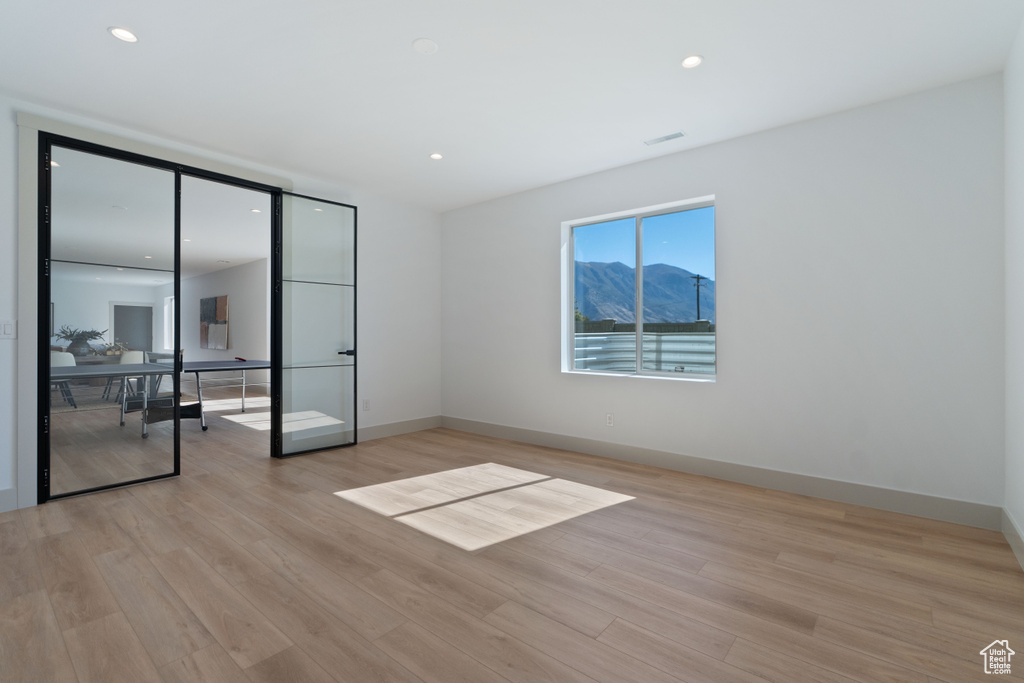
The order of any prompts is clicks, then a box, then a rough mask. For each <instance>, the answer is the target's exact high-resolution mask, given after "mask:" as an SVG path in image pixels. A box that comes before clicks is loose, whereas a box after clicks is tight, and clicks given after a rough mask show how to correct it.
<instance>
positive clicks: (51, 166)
mask: <svg viewBox="0 0 1024 683" xmlns="http://www.w3.org/2000/svg"><path fill="white" fill-rule="evenodd" d="M50 168H60V164H58V163H57V162H56V161H51V162H50Z"/></svg>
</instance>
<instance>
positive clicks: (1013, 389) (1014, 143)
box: [1005, 26, 1024, 536]
mask: <svg viewBox="0 0 1024 683" xmlns="http://www.w3.org/2000/svg"><path fill="white" fill-rule="evenodd" d="M1005 88H1006V477H1005V481H1006V490H1005V495H1006V500H1005V511H1006V513H1007V515H1008V516H1009V517H1010V518H1011V519H1012V520H1013V522H1014V524H1015V526H1016V527H1017V533H1018V534H1020V535H1022V536H1024V26H1022V27H1021V31H1020V32H1019V33H1018V34H1017V42H1016V44H1015V46H1014V48H1013V52H1012V54H1011V55H1010V59H1009V61H1008V62H1007V65H1006V74H1005Z"/></svg>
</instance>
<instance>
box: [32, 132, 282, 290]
mask: <svg viewBox="0 0 1024 683" xmlns="http://www.w3.org/2000/svg"><path fill="white" fill-rule="evenodd" d="M52 159H53V161H54V162H55V163H56V164H57V165H56V166H54V167H53V168H51V171H50V178H51V197H52V205H53V216H52V220H51V226H52V228H51V256H52V258H53V259H54V260H57V261H72V262H76V263H78V264H103V265H94V266H92V267H89V266H85V265H79V266H77V267H71V266H69V265H67V264H62V265H61V266H60V267H59V268H58V270H59V274H60V276H61V277H62V278H64V279H67V280H76V281H82V282H94V281H95V280H102V281H103V282H104V283H105V284H110V283H117V284H131V285H142V286H150V287H151V286H153V283H163V282H166V281H168V277H169V273H170V272H173V270H174V174H173V173H171V172H170V171H165V170H162V169H156V168H151V167H147V166H140V165H138V164H133V163H129V162H125V161H120V160H117V159H110V158H107V157H101V156H96V155H94V154H88V153H85V152H79V151H76V150H71V149H67V148H62V147H54V149H53V155H52ZM254 209H255V210H256V211H254ZM257 211H258V213H257ZM270 232H271V202H270V195H269V194H266V193H262V192H256V191H253V190H248V189H245V188H241V187H236V186H232V185H224V184H222V183H215V182H212V181H209V180H204V179H201V178H195V177H191V176H184V177H183V178H182V181H181V237H182V243H181V276H182V278H190V277H195V276H197V275H201V274H203V273H210V272H213V271H216V270H223V269H225V268H232V267H234V266H238V265H242V264H244V263H249V262H251V261H255V260H259V259H266V258H268V257H269V256H270V242H271V238H270ZM55 272H56V271H55Z"/></svg>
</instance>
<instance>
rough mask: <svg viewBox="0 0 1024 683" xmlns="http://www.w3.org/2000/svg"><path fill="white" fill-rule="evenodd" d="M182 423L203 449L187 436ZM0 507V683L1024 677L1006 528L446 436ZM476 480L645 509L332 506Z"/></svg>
mask: <svg viewBox="0 0 1024 683" xmlns="http://www.w3.org/2000/svg"><path fill="white" fill-rule="evenodd" d="M192 431H195V432H197V433H195V434H193V433H191V432H192ZM266 438H267V435H266V432H257V431H255V430H248V429H246V428H245V427H242V426H239V425H238V424H235V423H230V422H228V421H227V420H224V419H221V418H219V417H217V416H213V419H212V420H211V427H210V431H209V432H206V433H202V432H198V427H197V428H196V429H195V430H188V434H186V435H185V436H184V437H183V441H184V442H185V450H184V452H183V456H182V470H183V475H182V476H181V477H179V478H176V479H173V480H166V481H160V482H154V483H150V484H145V485H141V486H136V487H132V488H127V489H120V490H116V491H109V492H105V493H101V494H95V495H90V496H83V497H80V498H73V499H66V500H61V501H57V502H53V503H49V504H46V505H43V506H39V507H36V508H30V509H27V510H22V511H18V512H8V513H4V514H0V680H2V681H4V682H5V683H6V682H8V681H32V682H39V681H47V682H49V681H83V682H85V681H98V682H103V683H113V682H116V681H131V682H132V683H138V682H144V681H165V682H167V683H172V682H174V683H176V682H179V681H212V682H214V683H232V682H235V681H274V682H278V683H280V682H288V683H291V682H293V681H296V682H297V681H344V682H346V683H348V682H355V683H363V682H368V681H419V680H422V681H438V682H444V683H453V682H458V681H466V682H471V683H480V682H483V683H488V682H492V681H495V682H496V681H521V682H524V683H535V682H539V681H588V682H589V681H605V682H618V681H638V682H643V683H658V682H674V681H693V682H697V681H713V682H716V683H717V682H720V681H741V682H742V681H745V682H748V683H752V682H755V681H756V682H760V681H763V680H770V681H779V682H792V681H851V680H853V681H870V682H875V681H922V682H926V681H933V682H934V681H949V682H950V683H954V682H957V683H958V682H960V681H969V680H979V681H980V680H987V679H989V678H990V677H988V676H986V675H985V674H984V673H983V668H982V657H981V655H980V654H979V651H980V650H981V649H982V648H984V647H985V646H986V645H988V644H989V643H991V642H992V641H994V640H997V639H999V640H1004V639H1008V640H1009V643H1010V646H1011V647H1012V648H1015V649H1016V651H1018V652H1020V653H1021V654H1019V655H1017V657H1019V660H1015V661H1013V668H1014V669H1015V676H1012V677H1009V678H1010V679H1011V680H1013V679H1016V680H1022V679H1024V572H1022V571H1021V569H1020V567H1019V566H1018V565H1017V563H1016V561H1015V559H1014V557H1013V555H1012V553H1011V551H1010V549H1009V547H1008V546H1007V544H1006V542H1005V540H1004V539H1003V538H1002V536H1001V535H1000V534H998V533H995V532H991V531H984V530H980V529H974V528H969V527H963V526H957V525H953V524H947V523H943V522H936V521H930V520H925V519H920V518H914V517H908V516H903V515H898V514H893V513H888V512H880V511H877V510H871V509H866V508H860V507H857V506H853V505H847V504H841V503H834V502H828V501H823V500H817V499H811V498H806V497H801V496H796V495H790V494H784V493H779V492H774V491H770V490H765V489H758V488H754V487H749V486H743V485H738V484H732V483H727V482H722V481H717V480H712V479H707V478H703V477H697V476H690V475H686V474H681V473H677V472H671V471H667V470H660V469H656V468H652V467H645V466H639V465H633V464H627V463H621V462H615V461H612V460H606V459H601V458H596V457H591V456H586V455H580V454H576V453H569V452H565V451H557V450H553V449H547V448H540V447H535V446H529V445H523V444H518V443H513V442H509V441H502V440H498V439H491V438H485V437H481V436H475V435H471V434H466V433H461V432H455V431H451V430H445V429H437V430H431V431H426V432H419V433H416V434H409V435H404V436H399V437H392V438H387V439H380V440H376V441H370V442H367V443H364V444H360V445H358V446H355V447H353V448H348V449H340V450H337V451H331V452H324V453H319V454H314V455H308V456H302V457H298V458H293V459H289V460H284V461H276V460H271V459H270V458H268V457H267V455H266V453H267V448H266ZM482 463H497V464H499V465H505V466H508V467H514V468H517V469H521V470H525V471H528V472H533V473H538V474H542V475H544V476H545V477H556V478H559V479H563V480H567V481H571V482H577V483H581V484H586V485H588V486H593V487H597V488H600V489H604V490H607V491H613V492H616V493H621V494H625V495H627V496H632V497H634V499H633V500H628V501H625V502H622V503H619V504H616V505H613V506H611V507H608V508H605V509H603V510H599V511H596V512H591V513H588V514H585V515H582V516H579V517H576V518H574V519H571V520H569V521H565V522H562V523H559V524H556V525H554V526H549V527H547V528H544V529H542V530H540V531H536V532H533V533H530V534H527V535H524V536H520V537H518V538H514V539H511V540H507V541H503V542H500V543H496V544H494V545H490V546H488V547H486V548H485V549H482V550H480V551H477V552H467V551H464V550H461V549H459V548H457V547H454V546H452V545H449V544H447V543H445V542H444V541H441V540H438V539H435V538H433V537H431V536H429V535H427V534H424V533H422V532H420V531H418V530H416V529H414V528H411V527H410V526H408V525H405V524H402V523H399V522H398V521H396V520H394V519H390V518H388V517H386V516H383V515H381V514H378V513H376V512H373V511H371V510H368V509H366V508H364V507H361V506H359V505H356V504H354V503H352V502H350V501H348V500H344V499H342V498H340V497H338V496H335V495H333V494H334V493H335V492H336V491H341V490H347V489H353V488H358V487H364V486H369V485H373V484H379V483H383V482H388V481H394V480H398V479H404V478H408V477H414V476H420V475H425V474H431V473H435V472H441V471H445V470H450V469H453V468H460V467H467V466H471V465H478V464H482Z"/></svg>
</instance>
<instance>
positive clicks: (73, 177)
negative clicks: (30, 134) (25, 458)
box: [38, 133, 180, 502]
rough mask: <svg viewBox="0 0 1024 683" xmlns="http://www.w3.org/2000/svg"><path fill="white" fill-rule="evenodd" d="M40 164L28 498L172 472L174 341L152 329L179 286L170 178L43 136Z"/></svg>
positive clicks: (174, 192) (175, 452) (124, 158)
mask: <svg viewBox="0 0 1024 683" xmlns="http://www.w3.org/2000/svg"><path fill="white" fill-rule="evenodd" d="M40 157H41V158H40V180H41V183H40V203H41V207H40V208H41V211H40V216H41V218H40V259H41V263H40V269H39V272H40V283H39V301H40V316H39V321H40V329H39V340H40V348H39V363H38V368H39V378H40V392H39V396H40V404H39V414H40V418H41V428H40V431H41V434H40V491H39V501H40V502H43V501H45V500H48V499H50V498H56V497H63V496H68V495H74V494H79V493H84V492H88V491H95V490H100V489H106V488H111V487H114V486H120V485H124V484H128V483H136V482H141V481H147V480H150V479H158V478H161V477H169V476H174V475H176V474H178V472H179V468H180V460H179V429H178V427H179V422H178V383H177V382H178V380H177V373H176V372H174V369H175V368H174V359H175V358H176V357H177V355H178V348H179V342H178V338H177V336H176V334H175V333H174V330H171V331H170V332H171V334H170V335H165V334H164V332H165V331H164V330H163V329H157V328H158V326H159V325H158V323H163V321H164V316H163V312H162V302H163V301H164V299H165V298H167V297H173V296H174V295H175V294H176V292H177V290H178V287H179V281H178V278H177V275H176V274H177V271H178V263H179V258H180V256H179V236H178V212H179V204H178V191H179V188H180V178H179V175H178V174H177V173H176V172H175V171H173V170H170V169H167V168H161V167H159V166H156V165H153V164H152V163H148V161H147V160H145V159H143V158H141V157H134V156H132V155H127V154H123V155H112V154H110V150H107V149H106V148H101V147H99V146H95V145H91V144H88V143H83V142H80V141H75V140H69V139H66V138H60V137H58V136H50V135H47V134H45V133H43V134H41V136H40ZM125 310H131V311H133V313H134V315H133V316H132V320H131V321H129V320H128V319H126V318H125V317H124V315H123V313H124V311H125ZM172 320H173V322H171V324H172V325H173V326H174V328H175V329H176V328H177V320H176V319H172ZM154 338H161V339H163V338H169V339H172V340H173V341H172V342H171V348H166V349H164V348H160V349H158V348H155V346H154V343H153V340H154ZM161 352H162V353H161Z"/></svg>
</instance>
